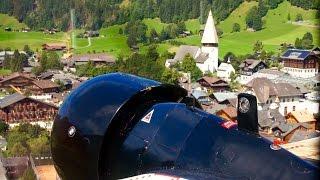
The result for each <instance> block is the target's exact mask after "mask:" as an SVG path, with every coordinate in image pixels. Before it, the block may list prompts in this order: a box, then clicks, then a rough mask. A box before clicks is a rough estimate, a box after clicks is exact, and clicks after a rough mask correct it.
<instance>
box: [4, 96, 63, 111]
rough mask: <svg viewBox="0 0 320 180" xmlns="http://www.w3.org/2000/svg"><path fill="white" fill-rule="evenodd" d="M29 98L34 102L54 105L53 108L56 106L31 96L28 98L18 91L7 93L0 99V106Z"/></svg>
mask: <svg viewBox="0 0 320 180" xmlns="http://www.w3.org/2000/svg"><path fill="white" fill-rule="evenodd" d="M26 98H28V99H31V100H33V101H36V102H39V103H43V104H46V105H48V106H51V107H54V108H57V107H56V106H55V105H53V104H50V103H46V102H43V101H40V100H37V99H33V98H30V97H26V96H24V95H22V94H19V93H14V94H11V95H8V96H5V97H4V98H3V99H0V108H5V107H7V106H10V105H12V104H14V103H17V102H19V101H21V100H23V99H26Z"/></svg>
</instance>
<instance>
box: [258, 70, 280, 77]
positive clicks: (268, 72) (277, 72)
mask: <svg viewBox="0 0 320 180" xmlns="http://www.w3.org/2000/svg"><path fill="white" fill-rule="evenodd" d="M258 72H259V73H262V74H271V75H278V76H282V75H284V74H285V73H284V72H282V71H278V70H273V69H261V70H260V71H258Z"/></svg>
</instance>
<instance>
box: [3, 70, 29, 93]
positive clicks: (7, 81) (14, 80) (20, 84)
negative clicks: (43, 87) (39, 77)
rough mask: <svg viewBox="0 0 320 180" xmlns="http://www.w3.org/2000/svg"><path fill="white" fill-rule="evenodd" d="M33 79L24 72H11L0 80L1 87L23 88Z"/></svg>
mask: <svg viewBox="0 0 320 180" xmlns="http://www.w3.org/2000/svg"><path fill="white" fill-rule="evenodd" d="M32 81H33V79H32V78H31V77H30V76H29V75H27V74H24V73H13V74H11V75H10V76H7V77H5V78H4V79H2V80H1V81H0V87H1V88H12V87H16V88H23V89H24V88H25V87H27V86H30V85H31V84H32Z"/></svg>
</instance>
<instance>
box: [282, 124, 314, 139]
mask: <svg viewBox="0 0 320 180" xmlns="http://www.w3.org/2000/svg"><path fill="white" fill-rule="evenodd" d="M313 134H314V131H310V129H309V126H308V125H306V124H302V123H299V124H296V125H294V126H293V127H292V128H291V129H290V130H288V131H287V132H286V133H283V134H282V140H283V141H284V142H286V143H290V142H296V141H301V140H304V139H308V138H311V137H312V136H313Z"/></svg>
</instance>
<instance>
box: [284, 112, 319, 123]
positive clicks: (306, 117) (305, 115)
mask: <svg viewBox="0 0 320 180" xmlns="http://www.w3.org/2000/svg"><path fill="white" fill-rule="evenodd" d="M289 115H292V116H293V117H294V118H295V119H296V120H297V121H298V122H299V123H306V122H315V121H316V119H315V118H314V116H313V114H311V113H309V112H307V111H292V112H290V113H289Z"/></svg>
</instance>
